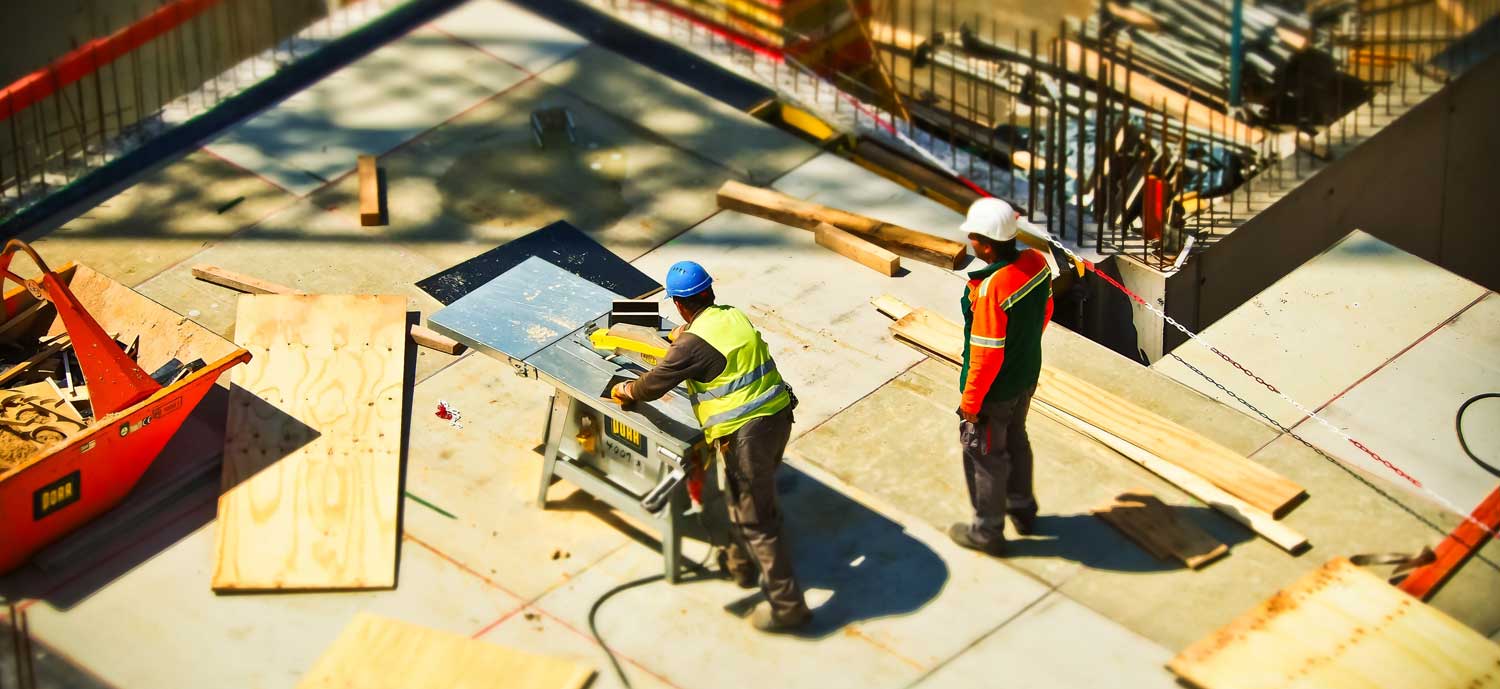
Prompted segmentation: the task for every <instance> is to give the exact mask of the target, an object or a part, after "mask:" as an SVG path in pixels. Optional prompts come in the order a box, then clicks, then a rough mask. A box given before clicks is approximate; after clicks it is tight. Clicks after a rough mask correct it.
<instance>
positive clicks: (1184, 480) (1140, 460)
mask: <svg viewBox="0 0 1500 689" xmlns="http://www.w3.org/2000/svg"><path fill="white" fill-rule="evenodd" d="M1032 406H1033V408H1035V409H1036V410H1037V411H1038V412H1039V413H1041V414H1042V415H1043V416H1046V417H1048V418H1051V419H1053V420H1055V421H1057V422H1059V423H1062V424H1063V425H1065V426H1068V427H1071V428H1073V429H1075V430H1077V431H1079V432H1081V433H1083V434H1084V435H1087V436H1089V437H1090V438H1093V439H1095V440H1097V441H1099V442H1100V443H1103V444H1104V445H1105V446H1107V447H1109V448H1110V449H1112V450H1114V451H1115V452H1118V453H1120V454H1121V455H1124V456H1125V458H1126V459H1129V460H1130V461H1132V462H1135V463H1136V464H1139V465H1141V467H1142V468H1144V469H1146V470H1147V471H1150V472H1151V473H1153V474H1156V475H1157V476H1160V477H1162V478H1163V479H1165V480H1166V481H1167V482H1168V483H1171V484H1172V485H1174V486H1177V487H1178V488H1181V489H1182V490H1183V492H1186V493H1187V494H1188V495H1191V496H1193V497H1195V498H1198V499H1199V500H1202V501H1203V503H1204V504H1206V505H1208V506H1209V507H1212V508H1214V509H1216V510H1218V511H1219V512H1221V513H1222V514H1224V516H1226V517H1229V518H1230V519H1233V520H1235V521H1237V522H1239V523H1240V524H1242V525H1243V526H1244V527H1245V528H1247V529H1250V530H1251V531H1254V532H1255V533H1257V534H1259V535H1260V537H1261V538H1264V539H1266V540H1268V541H1270V542H1272V543H1275V544H1276V545H1277V546H1279V547H1280V548H1281V549H1282V550H1285V551H1287V552H1289V553H1292V554H1297V553H1300V552H1302V551H1304V550H1307V548H1308V547H1309V545H1308V542H1307V538H1306V537H1304V536H1303V535H1302V534H1300V533H1297V532H1296V531H1294V530H1293V529H1292V528H1291V527H1289V526H1287V525H1286V524H1283V523H1281V522H1279V521H1276V519H1274V518H1272V517H1271V515H1270V514H1268V513H1266V512H1263V511H1261V510H1258V509H1256V508H1255V507H1254V506H1252V505H1250V504H1249V503H1246V502H1245V501H1244V500H1241V499H1239V498H1237V497H1235V496H1233V495H1230V494H1229V493H1228V492H1226V491H1224V490H1223V489H1221V488H1219V487H1218V486H1215V485H1213V484H1212V483H1209V482H1208V481H1205V480H1204V479H1203V478H1202V477H1200V476H1198V475H1197V474H1194V473H1193V472H1191V471H1188V470H1187V469H1184V468H1182V467H1180V466H1177V465H1176V464H1173V463H1171V462H1168V461H1166V460H1164V459H1162V458H1160V457H1157V456H1156V455H1154V454H1151V453H1150V452H1148V451H1146V450H1145V449H1143V448H1140V447H1136V446H1135V445H1132V444H1130V443H1128V442H1125V441H1124V440H1121V439H1120V438H1118V437H1116V436H1115V435H1113V434H1111V433H1109V432H1107V431H1104V430H1101V429H1100V428H1099V427H1097V426H1094V425H1093V424H1090V423H1088V422H1087V421H1083V420H1081V419H1079V418H1078V417H1075V416H1072V415H1071V414H1068V413H1067V412H1066V411H1063V410H1060V409H1058V408H1057V407H1054V406H1052V405H1050V404H1048V403H1046V402H1043V401H1040V400H1036V401H1035V402H1034V404H1033V405H1032Z"/></svg>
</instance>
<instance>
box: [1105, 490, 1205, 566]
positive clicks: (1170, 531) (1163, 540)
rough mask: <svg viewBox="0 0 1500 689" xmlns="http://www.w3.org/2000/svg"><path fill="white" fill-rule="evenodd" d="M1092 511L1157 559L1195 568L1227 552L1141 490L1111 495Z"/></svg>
mask: <svg viewBox="0 0 1500 689" xmlns="http://www.w3.org/2000/svg"><path fill="white" fill-rule="evenodd" d="M1093 512H1094V516H1096V517H1098V518H1100V519H1103V520H1104V521H1105V522H1107V523H1109V524H1110V525H1111V526H1113V527H1115V528H1116V529H1119V530H1120V532H1121V533H1124V534H1125V536H1126V537H1127V538H1129V539H1130V540H1132V541H1134V542H1135V543H1136V544H1137V545H1140V546H1141V548H1142V549H1144V550H1145V551H1146V552H1148V553H1151V555H1153V556H1155V557H1156V558H1157V559H1159V560H1177V561H1179V562H1181V563H1182V564H1184V565H1187V566H1188V567H1190V568H1192V569H1199V568H1201V567H1203V566H1204V565H1206V564H1208V563H1210V562H1213V561H1214V560H1217V559H1219V558H1221V557H1224V556H1225V555H1228V554H1229V546H1227V545H1224V544H1223V543H1220V542H1219V541H1218V540H1216V539H1214V537H1213V536H1210V535H1208V533H1207V532H1205V531H1204V530H1203V529H1200V528H1198V527H1197V526H1195V525H1194V524H1193V523H1192V522H1189V521H1187V520H1185V519H1182V518H1180V517H1179V516H1178V515H1177V514H1176V513H1175V511H1174V510H1173V508H1172V507H1171V506H1170V505H1167V504H1166V503H1164V502H1162V501H1161V499H1160V498H1158V497H1156V496H1155V495H1152V494H1151V493H1149V492H1147V491H1144V490H1134V491H1130V492H1128V493H1122V494H1120V495H1118V496H1115V497H1114V498H1113V499H1111V500H1110V501H1109V504H1107V505H1104V506H1102V507H1099V508H1098V509H1095V510H1094V511H1093Z"/></svg>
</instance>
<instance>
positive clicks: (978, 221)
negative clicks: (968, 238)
mask: <svg viewBox="0 0 1500 689" xmlns="http://www.w3.org/2000/svg"><path fill="white" fill-rule="evenodd" d="M958 229H959V231H960V232H963V233H964V234H977V235H979V236H981V237H985V238H987V239H991V240H994V241H997V242H1008V241H1010V240H1012V239H1015V238H1016V229H1017V226H1016V211H1015V209H1014V208H1011V207H1010V204H1008V203H1006V202H1004V201H1001V200H1000V199H997V198H983V199H979V200H978V201H975V202H974V203H973V204H972V205H970V206H969V217H967V218H965V219H964V223H963V224H962V225H959V226H958Z"/></svg>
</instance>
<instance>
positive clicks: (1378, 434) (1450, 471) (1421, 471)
mask: <svg viewBox="0 0 1500 689" xmlns="http://www.w3.org/2000/svg"><path fill="white" fill-rule="evenodd" d="M1495 391H1500V298H1497V297H1496V296H1495V294H1494V293H1493V292H1491V293H1489V295H1488V296H1486V297H1485V298H1484V299H1482V300H1481V301H1479V302H1478V303H1476V304H1475V305H1474V306H1472V307H1471V308H1469V309H1467V310H1465V311H1464V312H1462V313H1461V314H1459V316H1458V318H1456V319H1455V320H1454V321H1453V322H1451V323H1448V324H1447V325H1444V326H1443V327H1442V328H1439V329H1438V330H1437V332H1434V333H1433V334H1432V335H1431V336H1429V337H1427V338H1426V339H1424V340H1422V341H1420V342H1418V343H1416V345H1415V346H1413V347H1412V348H1411V349H1410V350H1409V351H1407V352H1406V353H1404V354H1402V355H1401V356H1399V357H1396V358H1395V359H1394V360H1393V361H1391V362H1390V363H1389V364H1386V365H1385V366H1384V367H1382V368H1380V369H1379V370H1378V371H1375V372H1374V374H1373V375H1371V376H1370V377H1369V378H1367V379H1365V380H1363V381H1361V382H1360V383H1359V384H1358V385H1356V386H1354V388H1353V389H1351V390H1349V391H1348V392H1346V393H1344V394H1343V395H1342V396H1341V397H1339V398H1338V399H1336V400H1334V401H1333V403H1332V404H1330V405H1328V407H1327V408H1325V409H1324V410H1323V411H1321V412H1320V413H1319V416H1322V417H1323V418H1325V419H1327V420H1328V421H1329V422H1330V423H1332V424H1334V425H1335V426H1337V427H1338V428H1340V429H1341V430H1343V431H1344V432H1346V433H1348V434H1350V435H1352V436H1354V437H1355V438H1356V439H1358V440H1359V441H1360V442H1363V443H1365V445H1367V446H1369V447H1370V448H1371V449H1373V450H1375V451H1376V452H1378V453H1380V456H1381V457H1384V458H1385V459H1387V460H1390V461H1391V462H1394V463H1395V464H1396V466H1399V467H1401V468H1402V469H1403V470H1405V471H1406V472H1408V473H1410V474H1411V475H1412V476H1414V477H1416V478H1417V480H1419V481H1421V482H1422V483H1423V485H1425V486H1426V487H1427V488H1429V489H1431V490H1432V491H1434V492H1436V493H1437V494H1439V495H1442V496H1443V497H1445V498H1447V499H1448V500H1450V501H1452V502H1453V503H1454V505H1456V506H1457V508H1458V509H1459V510H1462V511H1463V512H1464V513H1468V512H1470V511H1472V510H1473V509H1474V507H1475V506H1476V505H1478V504H1479V503H1480V502H1481V501H1482V500H1484V498H1485V496H1487V495H1489V494H1490V492H1491V491H1493V490H1495V488H1496V486H1497V485H1500V479H1497V478H1496V477H1495V476H1494V475H1492V474H1490V473H1489V472H1487V471H1485V470H1484V469H1482V468H1480V466H1479V465H1478V464H1475V463H1474V462H1473V461H1472V460H1470V459H1469V458H1468V457H1467V456H1465V455H1464V453H1463V448H1461V447H1460V446H1459V444H1458V435H1457V434H1456V433H1455V432H1454V429H1453V422H1454V415H1455V414H1456V413H1457V411H1458V407H1459V406H1460V405H1462V404H1463V403H1464V402H1465V401H1466V400H1468V399H1469V398H1470V397H1473V396H1474V395H1478V394H1482V393H1486V392H1495ZM1296 431H1297V433H1298V434H1299V435H1301V436H1302V437H1304V438H1307V439H1308V440H1309V441H1311V442H1312V443H1313V444H1315V445H1317V446H1318V447H1320V448H1322V449H1323V451H1325V452H1328V453H1330V454H1332V455H1334V456H1335V457H1338V458H1339V459H1342V460H1344V461H1345V462H1348V463H1350V464H1352V465H1354V466H1357V467H1359V468H1360V469H1363V470H1364V471H1366V472H1369V473H1371V474H1374V475H1376V476H1380V477H1382V478H1384V479H1386V480H1387V481H1390V482H1391V483H1392V484H1394V485H1396V486H1399V487H1400V488H1402V489H1405V490H1407V491H1409V492H1411V493H1413V494H1416V495H1421V496H1422V497H1423V499H1431V498H1429V497H1427V496H1426V495H1425V494H1423V493H1422V492H1421V491H1420V490H1419V489H1417V488H1416V487H1415V486H1413V485H1411V484H1410V483H1408V482H1406V481H1405V480H1404V479H1402V478H1401V477H1400V476H1398V475H1396V474H1395V473H1393V472H1391V471H1390V470H1389V469H1386V468H1385V467H1383V466H1381V465H1380V464H1379V463H1377V462H1376V461H1375V460H1374V459H1373V458H1371V457H1370V456H1369V455H1366V454H1365V453H1364V452H1362V451H1361V450H1360V449H1359V448H1356V447H1354V446H1353V445H1351V444H1350V443H1349V442H1348V441H1347V440H1344V439H1343V438H1341V437H1339V436H1338V434H1336V433H1334V432H1333V431H1331V430H1329V429H1328V428H1327V427H1326V426H1324V425H1322V424H1320V423H1317V422H1315V421H1304V422H1303V423H1302V424H1301V425H1299V426H1298V427H1297V428H1296ZM1464 433H1465V440H1466V441H1467V442H1468V444H1469V449H1470V450H1471V451H1473V452H1474V454H1475V455H1477V456H1478V457H1480V458H1482V459H1486V460H1488V461H1490V462H1491V463H1493V464H1500V400H1481V401H1479V402H1476V403H1475V404H1474V405H1473V406H1471V407H1470V408H1469V410H1467V411H1466V412H1465V414H1464Z"/></svg>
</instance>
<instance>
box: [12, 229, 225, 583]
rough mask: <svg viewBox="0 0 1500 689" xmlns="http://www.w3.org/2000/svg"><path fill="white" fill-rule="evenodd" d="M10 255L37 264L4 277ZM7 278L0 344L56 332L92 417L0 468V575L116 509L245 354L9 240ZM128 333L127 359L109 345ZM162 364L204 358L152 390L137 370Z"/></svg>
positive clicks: (85, 271) (100, 278)
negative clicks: (72, 360) (66, 344)
mask: <svg viewBox="0 0 1500 689" xmlns="http://www.w3.org/2000/svg"><path fill="white" fill-rule="evenodd" d="M18 251H20V252H23V253H25V254H26V255H27V256H29V257H30V258H31V260H32V261H34V262H35V263H36V266H37V268H38V269H39V270H40V273H41V277H40V278H39V279H38V280H27V279H24V278H22V277H20V276H18V275H16V274H15V273H13V272H11V259H12V258H14V256H15V254H16V252H18ZM7 279H8V280H11V281H14V282H16V283H18V284H20V285H22V287H20V288H16V289H14V290H11V291H10V292H8V293H6V294H5V296H4V309H5V313H4V316H5V319H4V321H0V330H3V331H4V334H3V337H0V341H6V340H8V341H10V342H33V341H36V340H37V339H41V338H43V337H46V336H49V335H51V336H61V335H62V334H63V333H66V336H67V337H68V338H69V339H70V340H71V343H72V349H73V355H74V356H75V357H76V358H77V362H78V368H79V369H80V370H81V371H82V373H83V379H84V382H85V384H86V385H87V388H86V389H87V391H88V396H89V401H90V405H91V407H92V410H93V418H92V419H91V420H89V421H88V423H87V424H85V425H84V427H83V428H82V430H79V431H77V432H74V433H71V434H69V435H68V436H67V437H65V438H63V439H62V440H58V441H55V442H53V443H52V444H50V445H47V446H43V447H40V448H39V449H38V450H37V451H36V452H35V454H33V455H31V456H30V457H27V458H25V459H22V460H20V462H19V463H18V464H15V465H14V466H11V467H9V468H6V469H0V574H3V573H5V572H9V571H11V570H13V569H15V568H16V567H17V566H19V565H21V564H22V563H24V562H26V560H27V559H28V558H30V557H31V556H32V555H33V554H35V553H36V552H37V551H38V550H40V549H41V548H42V547H43V546H46V545H47V544H49V543H52V542H53V541H56V540H58V539H59V538H62V537H63V536H64V535H66V534H68V533H69V532H71V531H73V530H74V529H76V528H78V527H79V526H80V525H82V524H84V523H86V522H88V521H89V520H91V519H93V518H95V517H97V516H99V515H100V514H102V513H104V512H105V511H107V510H109V509H110V508H112V507H114V506H115V505H116V504H118V503H119V502H120V500H122V499H123V498H124V497H125V496H126V494H128V493H129V492H130V490H131V489H132V488H134V487H135V484H136V482H137V481H139V480H140V478H141V475H142V474H144V473H145V472H146V469H147V468H148V467H150V466H151V463H152V462H154V461H155V460H156V458H157V455H159V454H160V453H161V450H162V448H163V447H164V446H165V445H166V444H167V441H168V440H170V439H171V437H172V436H173V435H174V434H176V433H177V431H178V429H180V428H181V427H182V424H183V421H185V420H186V419H187V418H188V414H189V413H190V412H191V411H192V410H193V409H194V408H196V407H197V406H198V404H199V403H200V402H202V401H203V398H204V396H205V395H206V394H208V392H209V390H210V389H211V388H212V387H213V386H214V384H215V382H216V381H217V380H218V378H219V376H220V375H222V374H223V373H224V372H225V371H227V370H229V369H230V368H231V367H233V366H234V365H236V364H242V363H245V362H247V361H249V360H250V353H249V352H247V351H245V350H244V349H241V348H238V347H235V346H234V344H233V343H232V342H230V341H228V340H226V339H224V338H222V337H220V336H218V335H217V334H215V333H214V332H212V331H210V330H208V329H206V328H204V327H202V326H200V325H198V324H196V323H194V322H192V321H190V320H188V319H187V318H185V317H183V316H181V315H179V314H177V313H175V312H173V311H172V310H170V309H168V308H166V307H164V306H162V305H161V304H158V303H156V302H154V301H152V300H150V299H147V298H146V297H144V296H142V295H140V294H139V293H137V292H135V291H134V290H132V289H130V288H129V287H126V286H124V285H122V284H120V283H118V282H115V281H114V280H111V279H110V278H108V277H106V276H104V275H103V274H101V273H98V272H96V271H94V270H91V269H89V268H88V267H87V266H83V265H75V264H72V263H70V264H68V265H66V266H64V267H63V268H62V269H61V270H58V271H57V272H53V271H52V270H51V269H49V268H48V267H47V264H46V263H45V262H43V261H42V259H41V257H40V256H38V255H37V253H36V252H35V251H33V250H32V249H31V247H29V246H27V245H26V244H25V243H24V242H21V241H18V240H11V241H10V242H8V243H7V244H6V245H5V250H4V252H3V253H0V285H3V284H4V281H5V280H7ZM43 302H47V303H43ZM49 305H50V308H49ZM96 316H97V317H98V320H95V318H96ZM23 318H24V319H26V320H25V321H22V320H21V319H23ZM12 319H16V322H15V323H12V322H11V320H12ZM107 333H115V335H111V334H107ZM136 337H139V338H140V339H139V343H140V344H139V345H138V350H137V351H135V352H134V357H132V356H131V355H130V354H127V352H126V351H125V350H124V349H122V348H121V347H120V345H119V344H118V343H117V342H116V339H117V338H118V339H122V340H123V341H126V342H130V341H132V340H133V339H134V338H136ZM136 347H137V345H132V349H136ZM172 359H177V360H178V362H191V361H194V360H197V359H202V360H203V361H204V362H210V363H208V364H207V366H205V367H203V368H201V369H198V370H196V371H194V372H192V373H190V374H188V375H186V376H185V377H181V378H179V379H178V380H176V381H175V382H171V384H169V385H166V386H165V387H163V385H162V384H161V383H158V382H157V381H156V380H154V379H152V377H151V375H150V374H148V373H147V372H146V371H147V370H155V369H157V368H159V367H161V366H162V365H163V364H167V363H168V362H169V361H171V360H172ZM0 376H6V377H8V376H9V372H5V373H0Z"/></svg>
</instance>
